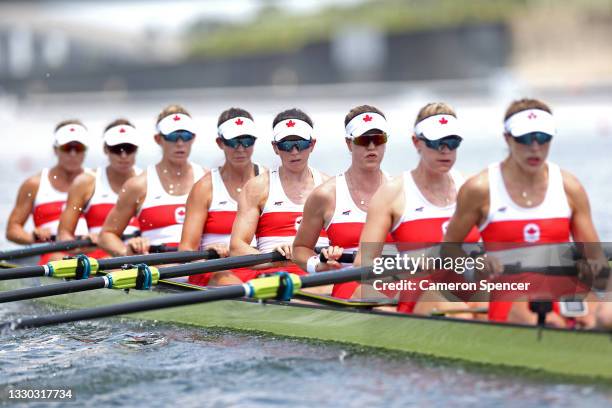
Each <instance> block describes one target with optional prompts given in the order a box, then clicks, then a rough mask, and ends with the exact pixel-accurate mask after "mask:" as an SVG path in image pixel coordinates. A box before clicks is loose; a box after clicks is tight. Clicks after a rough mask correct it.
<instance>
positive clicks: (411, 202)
mask: <svg viewBox="0 0 612 408" xmlns="http://www.w3.org/2000/svg"><path fill="white" fill-rule="evenodd" d="M463 135H464V132H463V131H462V130H461V127H460V124H459V121H458V119H457V116H456V114H455V111H454V109H453V108H452V107H450V106H449V105H447V104H446V103H430V104H427V105H425V106H424V107H423V108H421V110H420V111H419V113H418V115H417V118H416V120H415V126H414V133H413V134H412V144H413V146H414V147H415V148H416V150H417V152H418V153H419V156H420V159H419V163H418V165H417V167H416V168H415V169H413V170H412V171H405V172H404V173H403V174H402V175H401V176H400V177H394V178H393V179H392V180H391V181H389V182H388V183H385V184H384V185H383V186H382V187H381V188H380V189H379V190H378V191H377V192H376V194H375V195H374V197H372V201H371V203H370V206H369V208H368V216H367V221H366V223H365V226H364V227H363V232H362V234H361V239H360V243H361V244H360V250H359V253H358V255H357V257H356V260H355V265H360V264H361V262H362V258H363V262H364V263H366V264H371V263H370V262H371V261H372V260H373V259H374V258H377V257H379V256H380V255H381V253H382V249H383V243H384V242H385V238H386V236H387V234H389V233H390V234H391V237H392V238H393V241H394V242H395V244H396V246H397V250H398V251H399V252H400V253H404V254H412V253H415V254H416V253H419V254H420V253H423V252H424V251H425V252H428V251H430V248H432V245H433V244H435V243H438V242H441V241H442V238H443V236H444V232H445V229H446V226H447V224H448V220H449V219H450V217H451V216H452V215H453V212H454V211H455V201H456V197H457V191H459V188H460V187H461V185H462V184H463V182H464V179H463V177H462V176H461V175H460V174H459V172H457V171H456V170H454V169H453V166H454V164H455V161H456V159H457V149H458V148H459V146H460V145H461V143H462V141H463ZM478 240H479V235H478V230H477V229H476V228H473V229H472V231H470V234H469V236H467V238H466V241H469V242H476V241H478ZM432 250H433V249H432ZM441 273H443V271H441V272H438V271H435V272H431V271H430V272H427V275H425V276H420V277H415V278H412V279H409V280H411V281H414V282H415V283H418V282H419V281H420V280H423V279H430V280H432V279H441V278H442V276H438V275H440V274H441ZM451 275H456V276H459V275H457V274H455V273H454V272H451ZM444 277H446V275H444ZM451 277H454V276H451ZM416 287H417V288H418V287H419V285H418V284H417V285H416ZM433 309H437V310H439V311H444V310H448V309H468V305H467V304H465V303H464V302H449V301H447V299H446V298H444V297H443V296H442V295H441V294H440V293H439V292H437V291H426V292H424V291H422V290H406V291H402V292H401V293H400V294H399V303H398V306H397V311H398V312H402V313H417V314H429V313H431V311H432V310H433ZM457 316H458V315H457ZM461 317H465V318H471V317H473V316H472V315H471V314H470V313H464V314H463V315H462V316H461Z"/></svg>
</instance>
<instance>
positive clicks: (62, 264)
mask: <svg viewBox="0 0 612 408" xmlns="http://www.w3.org/2000/svg"><path fill="white" fill-rule="evenodd" d="M214 258H218V255H217V253H216V252H215V251H213V250H204V251H182V252H168V253H155V254H146V255H132V256H119V257H116V258H105V259H100V260H97V259H94V258H89V257H88V261H89V267H90V274H92V275H93V274H95V273H96V272H98V271H104V270H111V269H118V268H121V267H122V266H124V265H131V264H139V263H146V264H148V265H163V264H170V263H179V262H190V261H195V260H198V259H214ZM78 267H79V259H78V258H70V259H61V260H59V261H51V262H49V263H48V264H46V265H32V266H21V267H17V268H12V269H4V270H0V281H2V280H10V279H22V278H35V277H39V276H53V277H57V278H74V277H75V275H76V272H77V268H78Z"/></svg>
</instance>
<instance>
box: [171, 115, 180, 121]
mask: <svg viewBox="0 0 612 408" xmlns="http://www.w3.org/2000/svg"><path fill="white" fill-rule="evenodd" d="M172 120H174V121H175V122H176V121H178V120H181V117H180V116H179V115H174V117H173V118H172Z"/></svg>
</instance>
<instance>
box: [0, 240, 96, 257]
mask: <svg viewBox="0 0 612 408" xmlns="http://www.w3.org/2000/svg"><path fill="white" fill-rule="evenodd" d="M91 245H93V243H92V242H91V240H90V239H89V238H84V239H74V240H71V241H59V242H50V243H48V244H39V245H38V244H37V245H33V246H27V247H25V248H18V249H12V250H9V251H3V252H0V259H18V258H26V257H28V256H36V255H42V254H46V253H49V252H59V251H69V250H71V249H75V248H82V247H86V246H91Z"/></svg>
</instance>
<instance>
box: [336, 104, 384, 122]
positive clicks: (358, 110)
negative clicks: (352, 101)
mask: <svg viewBox="0 0 612 408" xmlns="http://www.w3.org/2000/svg"><path fill="white" fill-rule="evenodd" d="M366 112H370V113H378V114H379V115H380V116H382V117H383V118H385V119H386V117H385V114H384V113H382V112H381V110H380V109H378V108H376V107H375V106H372V105H359V106H355V107H354V108H353V109H351V110H350V111H349V113H347V114H346V116H345V117H344V126H346V125H348V123H349V122H350V121H351V120H352V119H353V118H354V117H355V116H359V115H361V114H362V113H366Z"/></svg>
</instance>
